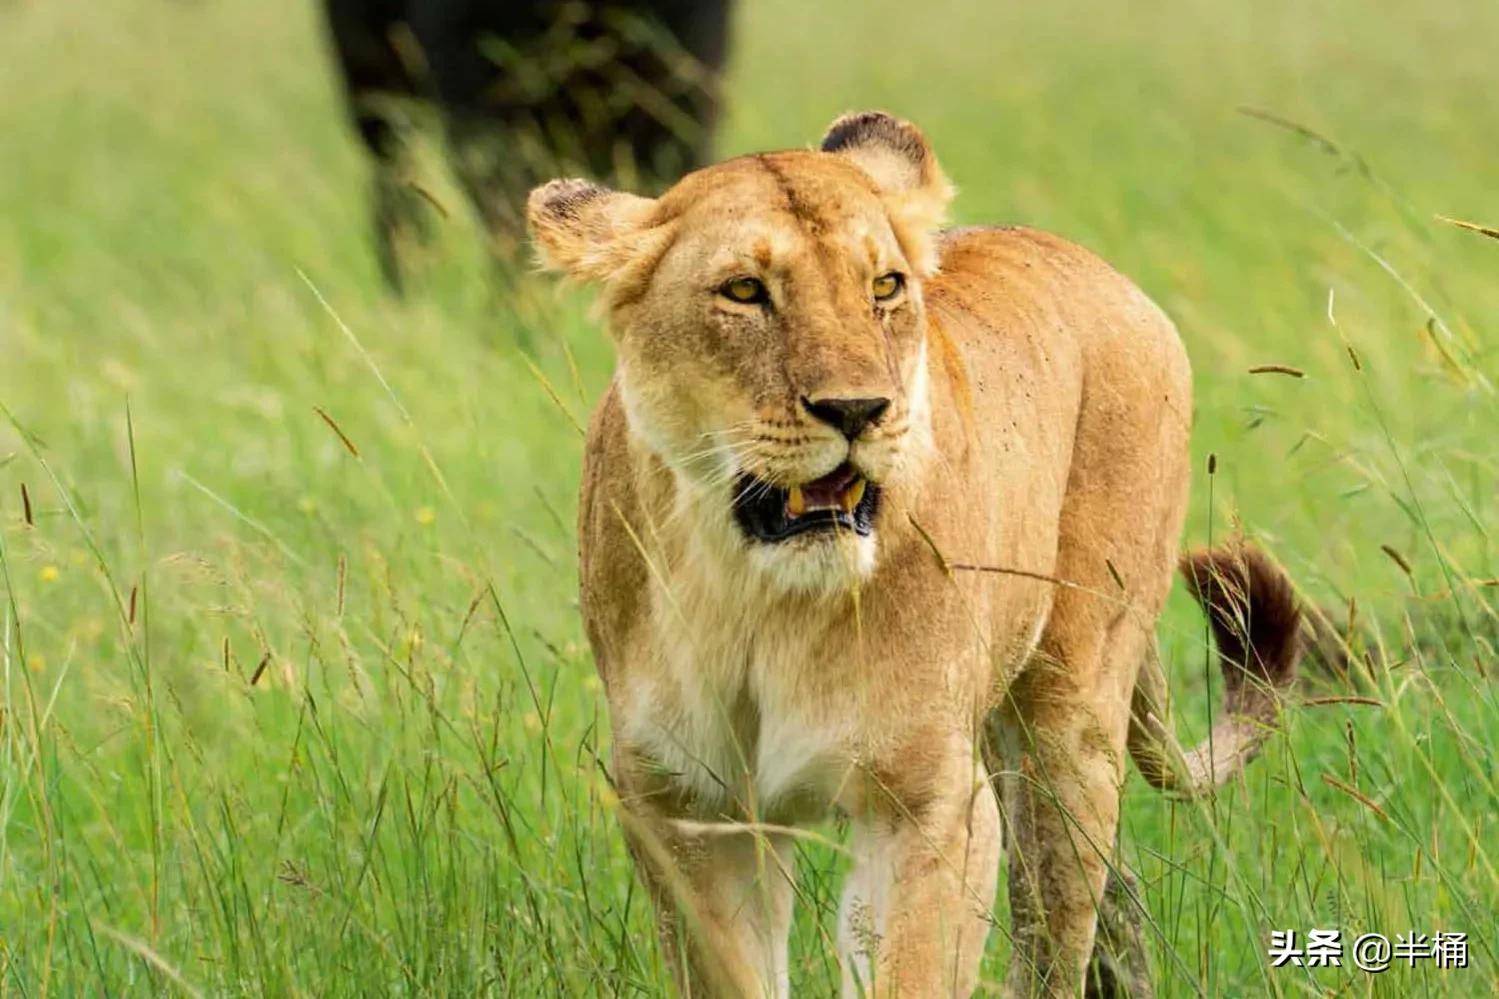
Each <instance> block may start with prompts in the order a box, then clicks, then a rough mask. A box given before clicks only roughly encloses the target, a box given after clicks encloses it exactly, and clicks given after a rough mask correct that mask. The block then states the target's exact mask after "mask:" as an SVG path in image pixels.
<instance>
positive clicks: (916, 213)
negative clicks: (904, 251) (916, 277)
mask: <svg viewBox="0 0 1499 999" xmlns="http://www.w3.org/2000/svg"><path fill="white" fill-rule="evenodd" d="M822 151H823V152H825V153H835V154H837V155H839V156H843V157H845V158H847V159H848V160H849V161H850V162H852V163H853V164H854V165H855V166H857V167H858V168H859V169H861V170H863V171H864V172H865V173H867V174H868V175H869V177H870V179H872V180H873V181H874V182H875V185H876V186H877V187H878V188H879V189H880V193H881V194H883V195H884V196H885V200H886V202H887V204H889V206H890V209H891V214H892V216H893V217H894V219H895V220H896V221H897V222H898V223H899V228H901V229H903V230H905V232H904V234H902V242H906V241H907V239H909V240H910V241H911V242H912V243H918V244H921V245H920V246H912V247H909V248H908V251H909V250H914V251H916V252H915V256H917V257H918V258H920V259H919V260H914V261H913V263H914V264H915V265H916V266H918V267H921V268H922V269H923V270H929V269H932V268H935V266H936V261H935V257H934V253H933V251H932V249H931V239H930V234H931V233H932V232H933V231H935V230H936V229H937V228H938V227H939V226H941V225H942V223H943V221H944V220H945V219H946V216H947V206H948V203H949V202H951V201H952V196H953V187H952V184H951V183H950V182H949V181H948V179H947V175H946V174H944V173H943V172H942V167H941V166H939V165H938V164H937V156H936V154H934V153H933V152H932V147H931V146H930V145H928V144H927V141H926V136H924V135H922V134H921V130H920V129H919V128H917V127H916V126H915V125H912V124H911V123H910V122H908V121H902V120H900V119H899V118H896V117H894V116H892V115H888V114H885V113H884V112H883V111H861V112H859V113H857V114H846V115H844V116H843V117H842V118H839V119H838V120H837V121H835V122H833V124H832V125H831V126H829V127H828V132H827V135H825V136H823V139H822Z"/></svg>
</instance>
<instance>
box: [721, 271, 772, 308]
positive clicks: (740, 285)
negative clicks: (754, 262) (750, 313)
mask: <svg viewBox="0 0 1499 999" xmlns="http://www.w3.org/2000/svg"><path fill="white" fill-rule="evenodd" d="M718 293H719V294H720V295H722V296H723V297H724V298H727V299H728V300H729V301H731V302H741V303H743V304H745V305H758V304H760V303H762V302H768V301H770V294H769V293H768V292H767V291H766V290H765V285H764V284H763V283H762V282H761V281H760V280H759V279H758V278H752V277H736V278H730V279H729V280H727V281H725V282H724V283H723V285H722V286H720V287H719V289H718Z"/></svg>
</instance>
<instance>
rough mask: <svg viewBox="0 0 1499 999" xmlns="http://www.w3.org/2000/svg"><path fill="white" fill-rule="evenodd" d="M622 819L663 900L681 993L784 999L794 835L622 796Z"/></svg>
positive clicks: (639, 864)
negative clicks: (672, 811) (685, 814)
mask: <svg viewBox="0 0 1499 999" xmlns="http://www.w3.org/2000/svg"><path fill="white" fill-rule="evenodd" d="M620 819H621V823H622V825H623V826H624V831H625V839H626V841H627V842H628V843H629V846H630V853H631V855H632V856H633V857H634V859H635V866H636V869H637V870H638V871H639V872H640V876H641V880H642V881H643V882H644V883H645V884H646V886H647V888H648V889H649V890H650V894H651V898H652V901H653V902H654V903H655V907H656V925H657V930H658V931H659V934H660V939H661V947H662V951H663V954H664V956H665V957H666V959H667V962H668V963H669V964H670V965H671V966H672V971H673V977H674V979H675V981H676V984H677V988H678V990H679V992H680V994H681V995H683V996H692V997H701V996H723V997H733V999H784V997H785V996H787V995H788V993H789V990H790V977H789V975H790V972H789V965H788V963H787V936H788V934H789V933H790V930H791V908H792V883H791V878H792V877H793V876H794V873H795V866H794V865H795V858H794V856H793V854H792V851H791V848H790V841H789V838H788V837H787V836H786V835H785V834H783V833H766V832H764V831H761V830H756V829H753V828H751V827H746V826H744V825H740V824H736V823H729V822H698V821H693V820H689V819H683V818H680V817H676V816H673V815H669V814H664V813H663V812H661V811H660V810H658V809H656V808H655V807H653V806H652V805H651V804H650V801H649V800H648V799H647V798H644V797H637V798H634V799H633V800H632V799H622V801H621V809H620Z"/></svg>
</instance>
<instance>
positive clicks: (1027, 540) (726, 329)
mask: <svg viewBox="0 0 1499 999" xmlns="http://www.w3.org/2000/svg"><path fill="white" fill-rule="evenodd" d="M951 195H952V188H951V187H950V185H949V184H948V181H947V179H946V178H945V177H944V175H943V173H942V171H941V169H940V168H939V167H938V165H937V161H936V158H935V157H934V156H933V154H932V151H931V149H930V148H929V147H928V145H927V142H926V140H925V138H924V137H923V136H922V134H921V133H920V132H919V131H918V130H917V129H916V128H915V127H913V126H911V125H910V124H907V123H905V122H902V121H899V120H897V119H895V118H892V117H890V116H888V115H885V114H879V113H866V114H856V115H851V116H848V117H844V118H841V119H839V120H838V121H836V122H834V123H833V125H832V127H831V129H830V130H829V131H828V133H827V136H826V137H825V138H824V139H823V141H822V145H821V148H820V149H819V150H818V151H815V152H813V151H801V150H798V151H790V152H777V153H767V154H764V155H758V156H745V157H742V158H739V159H734V160H730V161H728V162H725V163H721V164H718V165H716V166H712V167H709V168H707V169H704V170H700V171H698V172H695V173H692V174H689V175H688V176H686V177H685V178H683V179H682V180H681V181H680V182H679V183H678V184H677V185H676V186H675V187H673V188H671V189H670V190H669V191H667V192H666V193H665V194H664V195H663V196H661V197H660V198H659V199H654V200H652V199H647V198H641V197H637V196H634V195H630V194H622V193H617V192H614V191H610V190H606V189H604V188H601V187H598V186H595V185H593V184H590V183H587V182H584V181H577V180H559V181H553V182H552V183H550V184H547V185H545V186H543V187H540V188H538V189H537V190H535V191H533V192H532V194H531V197H530V201H529V205H528V215H529V222H530V227H531V232H532V234H533V237H534V240H535V242H536V244H537V247H538V248H539V252H540V255H541V257H542V259H543V261H544V262H545V263H546V264H547V265H549V266H550V267H552V268H555V269H557V270H560V271H564V272H566V273H568V274H570V275H572V276H574V277H576V278H580V279H583V280H585V281H590V282H593V283H595V284H597V285H599V286H601V288H602V298H603V304H604V307H605V310H606V312H607V316H608V320H609V327H610V329H611V331H612V333H613V336H614V341H615V344H616V347H617V350H618V371H617V373H616V375H615V378H614V381H613V384H612V386H611V387H610V389H609V391H608V393H607V395H606V396H605V397H604V399H603V402H602V403H601V404H600V405H599V408H598V410H597V412H596V413H595V415H594V417H593V421H592V425H591V427H590V429H589V433H588V444H587V454H586V458H585V463H584V472H583V488H582V498H581V509H580V511H579V525H580V526H579V530H580V549H581V559H582V568H581V575H582V606H583V614H584V618H585V622H586V626H587V630H588V635H589V639H590V641H591V643H592V645H593V649H594V654H595V657H596V659H597V662H598V668H599V671H600V673H601V675H602V677H603V681H604V683H605V686H606V689H607V692H608V700H609V705H610V711H611V714H612V720H613V728H614V772H613V779H614V781H615V782H616V784H617V787H618V790H619V796H620V804H621V809H620V813H621V817H622V818H623V825H624V827H625V831H626V834H627V836H628V839H629V841H630V845H631V848H632V852H633V854H634V856H635V858H636V861H637V864H638V866H639V868H640V870H641V872H642V874H643V876H644V878H645V880H646V881H647V882H648V883H649V885H650V886H651V888H652V892H653V895H654V897H655V900H656V903H657V905H658V907H659V916H660V925H661V928H662V936H663V942H664V944H665V946H666V948H667V951H668V954H669V955H670V957H671V960H672V961H673V964H674V966H675V967H676V969H677V974H678V976H679V982H680V984H681V986H682V988H683V990H684V991H687V992H690V993H691V994H693V995H698V994H702V993H703V992H705V991H706V992H711V993H714V994H730V995H750V996H759V995H766V994H770V995H785V994H786V993H787V991H788V969H787V943H786V939H787V931H788V927H789V923H790V919H791V905H792V894H793V882H792V874H793V868H794V861H793V856H792V852H791V850H790V849H789V846H790V844H791V842H792V840H793V838H794V837H795V836H797V835H799V834H802V835H805V833H799V832H798V830H796V829H795V828H794V827H795V826H796V825H797V824H800V823H805V822H808V821H814V820H817V819H819V818H821V817H823V816H825V815H827V814H829V812H830V811H833V810H836V811H837V812H838V813H841V814H842V815H844V816H846V817H847V819H848V822H849V824H850V825H851V827H852V831H853V841H852V852H853V855H854V858H855V863H854V867H853V870H852V873H851V874H850V876H849V878H848V882H847V886H846V888H845V891H844V896H843V902H842V906H841V911H840V917H839V924H840V926H839V948H840V952H841V959H842V967H843V982H844V991H845V992H846V993H857V992H858V991H859V990H863V991H864V992H866V993H873V994H877V995H902V996H918V997H924V996H937V995H951V994H957V995H966V994H968V993H969V992H971V991H972V990H973V989H974V987H975V985H976V983H977V978H978V971H979V962H980V958H981V956H982V954H983V950H984V943H985V939H986V937H987V936H988V933H989V927H990V923H991V916H990V909H991V906H992V903H993V896H994V892H995V882H996V878H997V872H998V868H999V861H1000V849H1001V820H1003V823H1004V828H1005V830H1006V832H1007V837H1006V838H1007V839H1008V846H1009V863H1010V876H1009V884H1010V895H1011V897H1010V908H1011V915H1012V921H1013V929H1012V931H1011V932H1012V937H1013V941H1014V958H1013V960H1012V962H1011V966H1010V970H1009V979H1008V987H1009V989H1010V991H1011V992H1013V993H1018V994H1023V995H1030V994H1035V993H1037V992H1044V993H1051V994H1061V995H1071V994H1076V993H1077V992H1078V991H1079V990H1080V988H1081V987H1082V985H1083V982H1084V973H1085V968H1086V965H1087V963H1088V959H1089V956H1090V953H1091V951H1092V949H1093V946H1094V936H1095V924H1096V921H1097V920H1096V912H1097V909H1098V906H1099V904H1100V902H1101V897H1102V893H1103V891H1104V887H1105V879H1106V876H1107V874H1108V872H1109V869H1110V857H1111V855H1112V850H1113V844H1114V836H1115V825H1116V822H1117V819H1118V815H1119V792H1120V787H1121V785H1122V783H1123V780H1124V749H1125V746H1126V744H1128V746H1129V748H1130V749H1131V750H1132V751H1133V752H1134V755H1135V758H1136V761H1137V764H1138V765H1139V766H1140V769H1141V770H1142V772H1143V773H1144V774H1145V775H1146V777H1147V778H1148V779H1149V780H1150V781H1151V782H1152V783H1153V784H1156V785H1158V786H1165V787H1174V788H1176V789H1178V790H1183V791H1188V792H1190V791H1202V790H1206V789H1209V788H1211V787H1212V786H1214V785H1215V784H1216V783H1221V782H1222V781H1224V780H1226V779H1227V778H1228V777H1229V776H1230V775H1231V774H1232V773H1233V772H1235V770H1236V769H1237V768H1238V767H1239V766H1241V765H1242V764H1243V763H1244V762H1245V760H1247V759H1248V757H1249V756H1250V755H1251V754H1252V753H1253V751H1254V749H1255V747H1256V746H1257V745H1258V743H1259V742H1260V740H1261V739H1262V738H1263V736H1264V731H1265V728H1266V726H1265V724H1264V723H1265V722H1267V721H1268V720H1270V718H1271V717H1272V716H1273V713H1274V709H1275V703H1276V702H1275V691H1274V686H1276V685H1280V684H1283V683H1285V682H1287V681H1289V679H1290V678H1291V675H1292V671H1293V669H1294V666H1295V659H1296V633H1297V628H1298V626H1299V621H1298V617H1297V610H1296V607H1295V604H1294V602H1293V599H1292V597H1291V591H1290V588H1289V586H1288V584H1287V583H1286V581H1285V579H1284V577H1283V576H1282V575H1281V574H1280V573H1279V571H1278V570H1277V569H1276V568H1274V566H1273V565H1272V564H1271V563H1270V562H1269V561H1268V560H1267V559H1266V558H1265V557H1264V556H1262V555H1260V554H1259V553H1258V552H1256V551H1254V550H1252V549H1248V548H1244V547H1242V546H1237V547H1232V548H1225V549H1220V550H1217V551H1214V552H1208V553H1202V554H1199V555H1197V556H1195V557H1193V558H1191V559H1188V560H1187V561H1186V562H1185V563H1184V565H1185V568H1186V570H1187V575H1188V578H1189V583H1190V584H1191V586H1192V588H1193V590H1194V592H1195V593H1197V595H1198V597H1199V600H1200V601H1202V602H1203V603H1204V605H1205V606H1206V607H1207V608H1208V610H1209V612H1210V614H1209V616H1210V619H1211V621H1212V623H1213V624H1214V627H1215V631H1216V633H1217V639H1218V644H1219V650H1220V653H1221V654H1222V657H1223V659H1224V666H1225V672H1226V676H1227V691H1228V699H1229V702H1228V704H1227V710H1226V711H1225V712H1224V713H1223V715H1222V717H1221V720H1220V724H1219V726H1218V728H1217V729H1216V731H1215V732H1214V733H1213V736H1212V739H1211V740H1210V744H1209V743H1205V744H1204V746H1203V747H1199V748H1198V749H1197V750H1194V751H1193V752H1192V753H1191V754H1185V755H1184V754H1182V753H1181V751H1180V750H1179V748H1178V747H1177V744H1176V742H1175V740H1174V739H1173V737H1172V735H1171V732H1170V729H1169V727H1168V725H1167V724H1166V721H1165V714H1164V707H1165V700H1164V690H1163V683H1162V678H1161V673H1160V670H1159V666H1158V665H1156V663H1155V660H1154V648H1155V644H1154V631H1153V629H1154V624H1155V621H1156V617H1157V615H1158V614H1159V612H1160V610H1161V606H1162V603H1163V602H1164V600H1165V598H1166V593H1167V590H1168V588H1169V586H1170V581H1171V576H1172V568H1173V566H1175V565H1176V564H1177V551H1178V549H1177V546H1178V538H1179V535H1180V533H1181V528H1182V519H1183V515H1184V510H1185V506H1186V499H1187V485H1188V451H1187V435H1188V428H1189V425H1190V423H1191V414H1192V398H1191V377H1190V372H1189V370H1188V365H1187V358H1186V355H1185V353H1184V351H1183V349H1182V345H1181V342H1180V341H1179V340H1178V338H1177V335H1176V332H1175V330H1174V329H1173V327H1172V325H1171V323H1170V321H1169V320H1167V318H1166V317H1165V316H1164V315H1163V314H1162V313H1161V312H1160V310H1159V309H1157V308H1156V307H1155V306H1154V305H1153V304H1152V303H1151V302H1150V301H1149V300H1148V299H1147V298H1146V297H1145V295H1144V294H1143V293H1142V292H1140V291H1139V289H1137V288H1136V287H1135V286H1134V285H1132V284H1131V283H1130V282H1129V281H1127V280H1126V279H1125V278H1123V277H1121V276H1120V275H1119V274H1117V273H1116V272H1115V271H1113V270H1112V269H1110V268H1109V267H1108V266H1107V265H1106V264H1104V263H1103V262H1102V261H1100V260H1099V259H1098V258H1096V257H1094V256H1093V255H1092V254H1090V253H1088V252H1087V251H1085V250H1083V249H1080V248H1079V247H1076V246H1073V245H1071V244H1070V243H1067V242H1065V241H1064V240H1061V239H1059V238H1057V237H1055V236H1050V235H1047V234H1045V233H1042V232H1037V231H1034V230H1030V229H1018V228H970V229H956V230H942V229H940V228H939V226H940V224H941V220H942V217H943V213H944V211H945V209H946V206H947V203H948V201H949V199H950V197H951ZM1132 703H1133V706H1134V711H1133V712H1132V711H1131V705H1132ZM989 732H992V733H994V738H993V739H992V745H991V746H990V747H989V750H991V751H981V750H984V749H985V747H984V743H985V742H986V741H987V736H986V735H985V733H989ZM986 756H987V757H988V758H989V759H990V760H991V761H993V771H994V772H992V774H991V772H990V767H989V766H986V764H985V758H986ZM996 785H997V787H998V790H999V792H1000V793H999V794H998V795H996V790H995V787H996Z"/></svg>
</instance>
